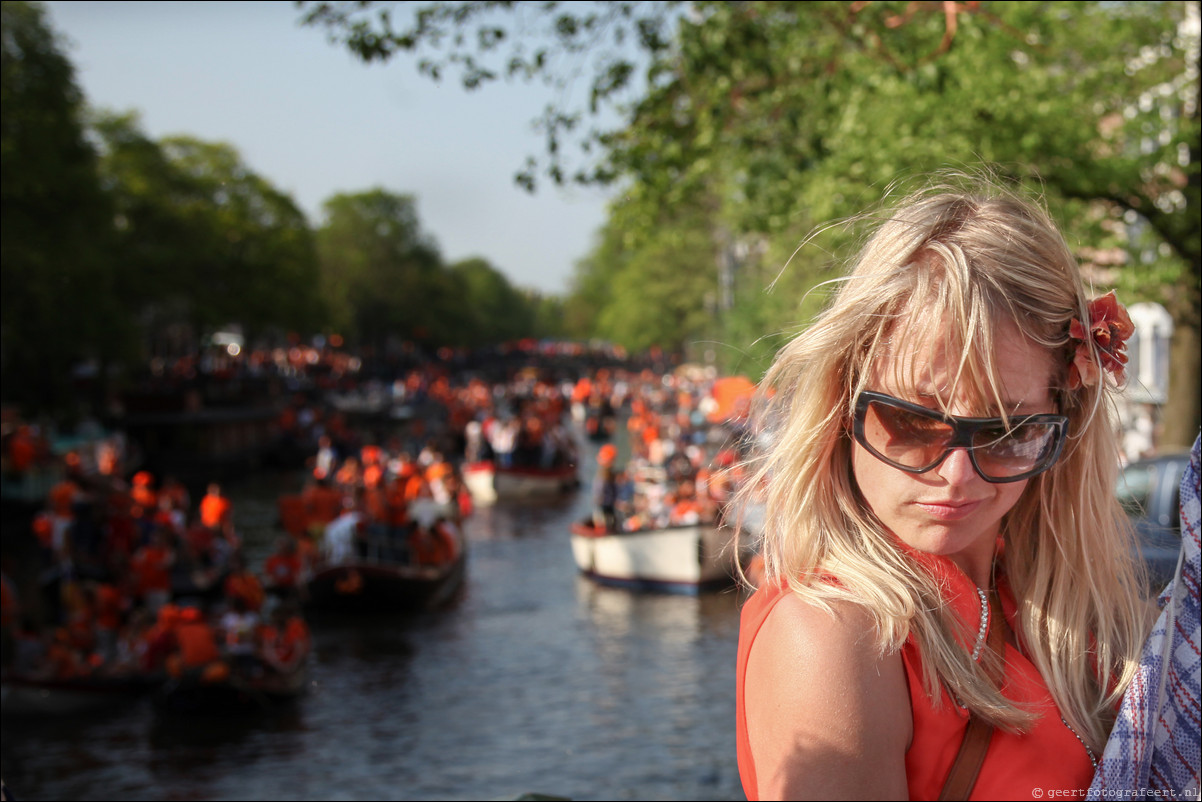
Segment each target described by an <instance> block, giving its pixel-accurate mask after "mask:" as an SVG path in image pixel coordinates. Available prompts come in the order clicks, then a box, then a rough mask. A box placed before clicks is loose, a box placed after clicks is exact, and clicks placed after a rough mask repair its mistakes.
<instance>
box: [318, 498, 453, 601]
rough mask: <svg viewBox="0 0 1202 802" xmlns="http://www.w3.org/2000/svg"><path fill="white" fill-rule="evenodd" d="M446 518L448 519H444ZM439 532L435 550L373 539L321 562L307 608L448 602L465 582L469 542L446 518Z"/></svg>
mask: <svg viewBox="0 0 1202 802" xmlns="http://www.w3.org/2000/svg"><path fill="white" fill-rule="evenodd" d="M444 520H445V519H444ZM445 524H446V525H440V526H438V527H437V532H436V533H435V535H434V537H437V538H439V539H440V540H441V543H440V546H441V550H440V552H439V553H438V554H435V555H420V554H418V555H415V554H410V553H409V551H410V550H409V549H405V550H404V551H403V552H399V551H397V550H396V549H395V548H394V544H389V543H378V542H373V541H371V540H368V541H365V542H363V543H360V544H357V546H356V547H355V548H354V549H353V553H351V554H349V555H345V556H344V557H343V558H341V559H338V560H337V561H333V562H327V563H324V564H320V563H319V564H318V565H317V566H315V567H314V570H313V574H312V576H311V577H309V580H308V581H307V582H306V583H305V592H304V598H305V605H306V608H307V609H308V610H309V611H311V612H315V613H320V612H332V613H357V614H363V613H397V612H412V611H420V610H430V609H434V608H437V607H441V606H442V605H444V604H446V603H447V602H448V601H450V599H451V598H452V596H454V594H455V592H456V591H457V590H458V589H459V588H460V587H461V586H462V585H463V580H464V576H465V574H466V572H467V549H466V542H465V540H464V538H463V535H462V533H461V531H460V529H459V527H458V526H457V525H454V524H452V523H451V522H450V521H449V520H445Z"/></svg>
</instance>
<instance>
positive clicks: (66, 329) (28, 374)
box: [0, 2, 121, 414]
mask: <svg viewBox="0 0 1202 802" xmlns="http://www.w3.org/2000/svg"><path fill="white" fill-rule="evenodd" d="M0 15H2V16H0V21H2V23H0V28H2V31H3V32H2V36H0V38H2V44H3V52H2V72H0V107H2V109H3V113H2V114H0V218H2V229H3V238H2V240H0V242H2V245H0V275H2V277H3V278H2V283H3V292H0V332H2V345H0V365H2V368H0V373H2V375H3V386H4V390H3V393H4V398H5V399H6V400H9V401H14V402H17V403H19V404H21V405H22V406H23V407H24V409H25V411H26V413H27V414H35V413H36V414H43V413H47V412H64V411H65V412H67V413H68V414H74V413H75V412H77V411H78V410H77V409H76V404H75V398H74V395H75V393H74V390H73V388H72V386H71V383H70V377H71V369H72V366H73V365H75V364H76V363H78V362H79V361H80V360H83V359H88V358H97V357H104V356H106V355H107V354H108V353H109V352H111V351H115V350H119V347H120V345H121V343H120V336H119V332H120V329H121V321H120V320H119V318H117V317H115V312H116V306H115V294H114V292H113V290H112V287H111V286H110V282H109V275H108V273H107V271H106V267H107V265H108V259H109V256H110V250H109V245H110V243H109V239H108V231H109V223H110V220H111V217H110V213H109V209H108V206H107V202H106V197H105V195H104V193H103V191H102V189H101V186H100V182H99V178H98V175H97V171H96V154H95V151H94V150H93V148H92V147H91V146H90V145H89V143H88V141H87V139H86V137H85V135H84V123H83V102H84V101H83V96H82V94H81V93H80V91H79V88H78V87H77V86H76V83H75V72H74V68H73V67H72V66H71V63H70V61H69V60H68V59H67V58H66V57H65V56H64V55H63V54H62V44H61V42H60V40H59V38H58V36H57V35H56V34H55V32H54V31H53V30H52V29H51V28H50V26H49V24H48V22H47V21H46V17H45V12H44V10H43V9H42V7H41V6H40V5H37V4H33V3H23V2H5V3H4V4H3V7H2V9H0ZM102 375H103V374H102Z"/></svg>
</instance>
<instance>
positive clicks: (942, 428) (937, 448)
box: [861, 399, 1061, 482]
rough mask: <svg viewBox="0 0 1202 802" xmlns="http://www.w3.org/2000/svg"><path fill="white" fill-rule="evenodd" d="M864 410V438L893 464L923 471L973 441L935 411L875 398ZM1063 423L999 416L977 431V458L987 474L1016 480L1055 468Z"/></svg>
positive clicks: (979, 468)
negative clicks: (1008, 421)
mask: <svg viewBox="0 0 1202 802" xmlns="http://www.w3.org/2000/svg"><path fill="white" fill-rule="evenodd" d="M861 409H862V410H863V439H862V440H861V443H862V444H863V445H864V446H865V447H866V448H867V449H868V450H869V451H871V452H872V453H873V454H874V455H876V456H877V457H878V458H880V459H882V460H884V461H885V462H888V463H890V464H891V465H893V466H894V467H897V468H902V469H906V470H910V471H915V472H919V473H921V472H923V471H926V470H929V469H930V468H932V467H934V466H935V465H937V464H938V463H939V462H940V461H941V460H942V459H943V458H944V456H945V455H946V454H947V452H948V449H950V448H952V447H953V445H968V441H966V440H962V439H960V438H959V437H958V436H957V431H958V427H959V426H963V424H960V423H953V422H949V421H947V420H943V419H942V418H941V416H940V415H939V414H938V413H936V412H933V411H932V412H931V413H930V414H928V415H924V414H922V413H921V412H915V411H913V410H910V409H903V408H902V407H899V406H895V405H894V404H892V403H890V402H889V401H887V400H883V399H872V400H871V401H869V402H868V404H867V406H866V407H861ZM1060 435H1061V427H1060V426H1059V425H1058V424H1056V423H1049V422H1045V421H1024V420H1018V419H1016V420H1014V421H1012V423H1011V425H1010V426H1004V425H1002V424H1001V422H1000V421H999V423H998V425H997V426H993V425H989V426H987V427H985V428H980V429H976V428H975V427H974V430H973V431H972V435H971V438H972V459H973V462H974V463H975V465H976V468H977V471H978V472H980V474H981V476H983V477H984V478H986V479H988V480H990V481H995V482H1006V481H1017V480H1019V479H1022V478H1025V477H1027V476H1030V475H1034V474H1036V473H1039V472H1040V471H1043V470H1046V469H1047V468H1049V467H1051V465H1052V463H1053V462H1054V461H1055V459H1056V456H1057V454H1058V451H1059V449H1058V446H1059V441H1060Z"/></svg>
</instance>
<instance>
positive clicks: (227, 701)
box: [155, 663, 309, 716]
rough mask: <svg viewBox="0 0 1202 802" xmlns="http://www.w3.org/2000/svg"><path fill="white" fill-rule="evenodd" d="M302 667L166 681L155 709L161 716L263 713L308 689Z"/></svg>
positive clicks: (158, 693) (302, 664)
mask: <svg viewBox="0 0 1202 802" xmlns="http://www.w3.org/2000/svg"><path fill="white" fill-rule="evenodd" d="M308 676H309V672H308V670H307V668H306V666H305V664H304V663H301V664H300V665H298V666H297V667H296V668H295V669H293V670H290V671H286V672H279V671H275V670H272V669H269V668H266V667H265V668H264V670H263V671H262V673H260V674H259V675H258V676H254V677H247V676H239V675H237V674H235V675H234V676H232V677H230V678H228V679H226V680H223V681H220V682H212V683H205V682H202V681H200V680H198V679H197V678H195V677H190V676H189V677H183V678H178V679H171V680H168V681H167V682H166V683H164V684H163V686H162V687H161V688H160V689H159V690H158V692H157V693H156V694H155V707H156V708H157V709H158V710H159V711H160V712H163V713H171V714H181V715H205V716H208V715H225V714H230V713H249V712H255V711H259V710H265V709H267V708H269V707H273V706H275V705H279V704H284V703H287V702H290V701H292V700H293V699H296V698H298V697H300V696H301V695H302V694H303V693H304V692H305V689H306V687H307V686H308Z"/></svg>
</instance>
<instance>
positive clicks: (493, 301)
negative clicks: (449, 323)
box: [449, 258, 538, 346]
mask: <svg viewBox="0 0 1202 802" xmlns="http://www.w3.org/2000/svg"><path fill="white" fill-rule="evenodd" d="M449 270H450V273H451V276H452V278H453V280H455V281H456V282H458V284H459V285H460V286H461V287H462V293H461V294H460V295H459V301H460V307H459V312H458V314H457V317H458V318H459V321H460V322H459V324H458V325H457V326H456V330H457V339H456V341H455V344H457V345H467V346H483V345H488V344H491V343H497V342H506V341H509V340H518V339H522V338H523V337H531V336H535V335H536V334H537V333H538V331H537V321H536V304H535V303H533V302H532V300H531V299H530V298H528V297H527V296H526V295H525V294H523V293H522V292H521V291H519V290H518V289H516V288H515V287H514V286H513V285H512V284H510V283H509V279H507V278H506V277H505V275H504V274H503V273H501V272H500V271H498V270H497V269H496V268H495V267H493V266H492V265H491V264H489V263H488V261H486V260H485V259H481V258H475V259H467V260H464V261H461V262H456V263H455V264H453V265H451V266H450V268H449Z"/></svg>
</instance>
